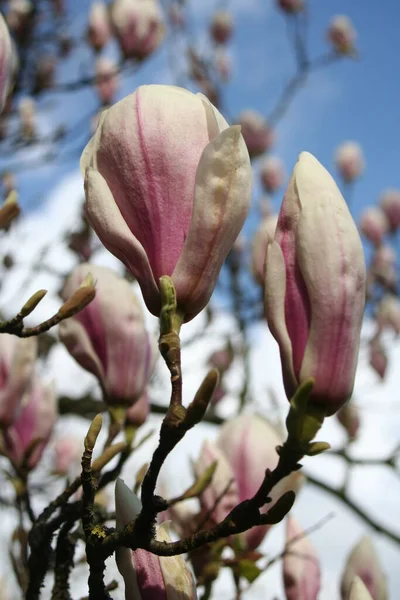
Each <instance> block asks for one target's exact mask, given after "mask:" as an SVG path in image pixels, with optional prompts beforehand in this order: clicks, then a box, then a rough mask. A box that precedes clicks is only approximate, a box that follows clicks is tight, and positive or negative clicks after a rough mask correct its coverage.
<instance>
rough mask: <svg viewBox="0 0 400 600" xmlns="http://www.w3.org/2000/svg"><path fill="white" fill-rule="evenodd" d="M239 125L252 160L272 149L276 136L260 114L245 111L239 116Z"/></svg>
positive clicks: (253, 111)
mask: <svg viewBox="0 0 400 600" xmlns="http://www.w3.org/2000/svg"><path fill="white" fill-rule="evenodd" d="M239 125H240V126H241V127H242V135H243V137H244V141H245V142H246V146H247V149H248V151H249V154H250V156H251V158H256V157H257V156H260V155H261V154H264V152H266V151H267V150H269V149H270V148H271V146H272V144H273V143H274V141H275V135H274V132H273V130H272V129H271V127H270V126H269V125H268V123H267V122H266V120H265V119H264V117H263V116H262V115H260V113H258V112H257V111H255V110H244V111H243V112H241V114H240V115H239Z"/></svg>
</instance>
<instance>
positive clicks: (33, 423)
mask: <svg viewBox="0 0 400 600" xmlns="http://www.w3.org/2000/svg"><path fill="white" fill-rule="evenodd" d="M56 420H57V399H56V394H55V390H54V386H53V385H52V384H49V385H44V384H43V383H42V382H41V381H40V379H39V377H38V376H37V375H35V376H34V377H33V380H32V385H31V387H30V389H29V390H28V391H27V392H26V394H25V397H24V401H23V406H22V409H21V412H20V413H19V415H18V417H17V418H16V420H15V421H14V422H13V423H12V425H10V427H7V429H6V430H5V431H4V443H5V448H6V451H7V454H8V455H9V456H10V457H11V458H12V460H13V461H14V462H15V463H16V464H17V465H19V466H22V465H24V466H26V467H27V468H28V469H34V468H35V467H36V465H37V464H38V462H39V460H40V459H41V457H42V454H43V452H44V449H45V448H46V446H47V444H48V442H49V440H50V437H51V434H52V433H53V428H54V425H55V423H56Z"/></svg>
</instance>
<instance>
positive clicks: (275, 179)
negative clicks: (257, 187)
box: [260, 156, 285, 194]
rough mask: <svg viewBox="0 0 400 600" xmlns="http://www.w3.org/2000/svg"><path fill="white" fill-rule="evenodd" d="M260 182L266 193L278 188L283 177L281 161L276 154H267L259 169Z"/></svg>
mask: <svg viewBox="0 0 400 600" xmlns="http://www.w3.org/2000/svg"><path fill="white" fill-rule="evenodd" d="M260 177H261V182H262V184H263V186H264V188H265V191H266V192H268V194H273V193H274V192H276V190H278V189H279V188H280V187H281V186H282V185H283V182H284V179H285V169H284V166H283V161H282V160H281V159H280V158H278V157H277V156H267V158H266V159H265V160H264V161H263V163H262V165H261V169H260Z"/></svg>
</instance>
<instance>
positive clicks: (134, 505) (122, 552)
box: [115, 479, 197, 600]
mask: <svg viewBox="0 0 400 600" xmlns="http://www.w3.org/2000/svg"><path fill="white" fill-rule="evenodd" d="M140 511H141V502H140V500H139V498H137V497H136V496H135V495H134V494H133V493H132V492H131V491H130V489H129V488H128V487H127V486H126V485H125V483H124V482H123V481H122V479H117V483H116V485H115V513H116V520H117V529H122V528H123V527H125V526H126V525H127V524H128V523H129V522H130V521H132V520H133V519H135V518H136V517H137V515H138V514H139V512H140ZM156 539H157V540H158V541H162V542H171V538H170V534H169V522H165V523H162V524H161V525H159V526H158V527H157V531H156ZM116 562H117V567H118V570H119V572H120V573H121V575H122V577H123V579H124V583H125V600H196V599H197V594H196V587H195V584H194V579H193V575H192V573H191V571H190V569H189V567H188V566H187V564H186V562H185V560H184V558H183V556H182V555H176V556H156V555H155V554H152V553H151V552H147V551H146V550H142V549H138V550H134V551H132V550H130V549H129V548H124V547H121V548H118V550H117V552H116Z"/></svg>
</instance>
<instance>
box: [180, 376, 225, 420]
mask: <svg viewBox="0 0 400 600" xmlns="http://www.w3.org/2000/svg"><path fill="white" fill-rule="evenodd" d="M218 381H219V374H218V371H217V370H216V369H211V371H209V372H208V373H207V375H206V376H205V378H204V379H203V381H202V383H201V385H200V387H199V389H198V390H197V392H196V395H195V397H194V398H193V401H192V402H191V403H190V404H189V406H188V407H187V411H186V415H185V423H186V424H187V425H189V426H190V427H193V426H194V425H196V424H197V423H199V422H200V421H201V420H202V418H203V417H204V414H205V412H206V410H207V407H208V405H209V403H210V401H211V398H212V396H213V394H214V391H215V388H216V387H217V385H218Z"/></svg>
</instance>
